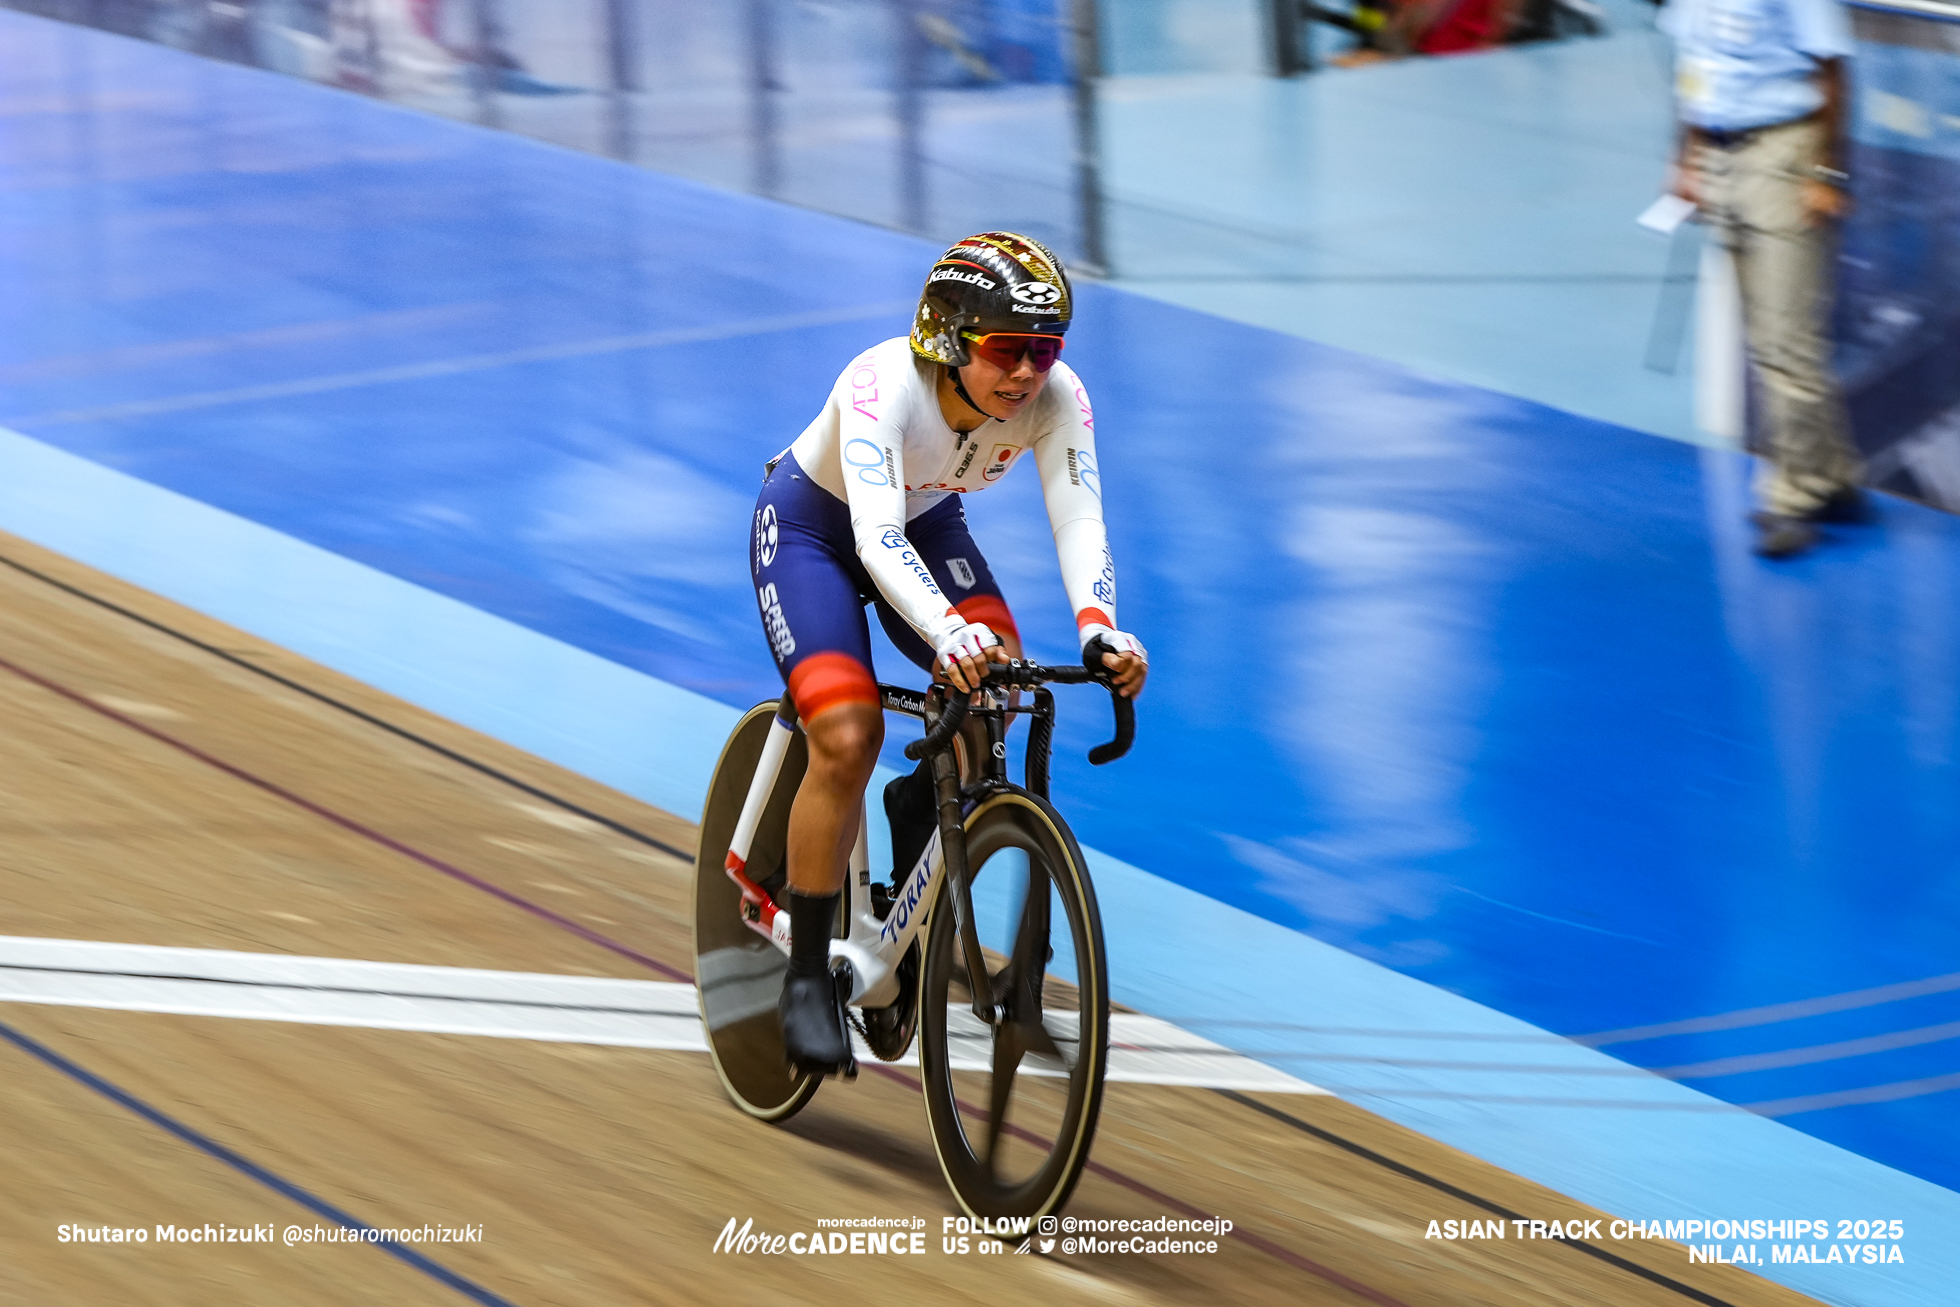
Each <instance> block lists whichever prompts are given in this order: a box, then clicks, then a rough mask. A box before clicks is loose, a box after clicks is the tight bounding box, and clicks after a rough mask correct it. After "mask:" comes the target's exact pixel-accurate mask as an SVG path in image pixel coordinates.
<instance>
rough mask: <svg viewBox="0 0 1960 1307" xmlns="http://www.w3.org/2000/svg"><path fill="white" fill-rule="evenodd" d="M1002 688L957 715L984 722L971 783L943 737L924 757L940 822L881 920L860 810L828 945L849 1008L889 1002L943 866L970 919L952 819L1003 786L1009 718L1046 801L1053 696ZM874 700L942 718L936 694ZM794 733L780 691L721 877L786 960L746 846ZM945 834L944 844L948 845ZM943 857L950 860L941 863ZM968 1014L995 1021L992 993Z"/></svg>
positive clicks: (956, 821) (781, 934) (979, 967)
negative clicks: (843, 979)
mask: <svg viewBox="0 0 1960 1307" xmlns="http://www.w3.org/2000/svg"><path fill="white" fill-rule="evenodd" d="M1002 688H1004V687H995V686H991V685H990V686H987V687H985V688H983V689H982V690H981V692H980V697H981V700H982V703H981V706H980V707H978V708H972V709H968V710H967V712H966V713H964V714H961V715H963V716H971V717H975V718H978V719H980V720H981V721H983V722H984V723H985V725H986V743H987V748H986V750H985V754H986V756H985V757H984V758H982V759H981V760H980V775H979V777H978V778H977V779H976V780H975V781H974V782H973V783H971V784H970V785H966V786H961V785H960V784H959V780H958V774H957V771H956V770H955V764H954V762H953V759H952V756H951V755H952V744H951V741H950V740H948V741H947V742H946V743H944V744H942V745H941V746H940V747H939V748H937V749H934V750H933V751H932V752H931V754H930V757H931V758H932V760H933V761H932V766H933V773H934V779H935V780H936V781H938V782H939V798H940V804H939V807H940V820H939V824H938V826H936V827H935V828H934V830H933V832H932V835H931V837H930V838H929V839H928V840H927V841H926V847H925V850H924V851H923V852H922V853H921V854H920V855H919V860H918V861H917V862H916V863H914V864H913V866H912V869H911V871H910V872H909V873H908V874H907V876H906V878H905V881H904V883H903V885H902V886H900V888H899V890H898V892H897V894H896V895H895V896H894V897H893V899H892V903H891V909H890V911H889V912H888V914H887V915H886V916H885V917H884V918H883V919H880V918H879V917H878V915H877V913H876V912H875V911H874V910H873V903H872V896H871V859H870V848H869V843H870V829H869V821H868V819H867V817H866V815H865V810H864V809H863V808H862V807H860V809H859V811H858V834H857V842H856V844H855V845H853V847H852V849H851V859H850V868H849V874H848V875H847V877H846V879H845V895H846V898H845V911H844V918H845V922H846V933H845V936H844V938H842V939H833V940H831V942H830V956H831V960H832V962H833V963H835V962H840V961H841V962H846V963H848V964H850V968H851V996H850V1003H851V1006H853V1007H883V1006H885V1005H886V1004H888V1003H891V1002H893V1001H894V1000H896V999H897V997H898V962H899V959H901V958H903V957H904V956H905V952H906V950H907V949H908V948H910V947H911V945H912V941H913V940H914V939H915V938H916V937H917V935H918V933H919V928H920V926H921V925H922V924H923V922H924V920H925V912H924V911H923V909H925V908H927V907H929V906H930V905H931V904H932V903H934V902H935V901H936V900H935V897H934V896H935V895H937V894H940V893H943V892H944V891H942V890H941V888H940V882H941V880H942V878H944V877H945V875H946V872H947V869H948V865H949V864H952V865H954V866H956V868H957V870H958V872H959V875H958V876H957V877H955V878H954V884H953V896H954V897H953V903H954V910H955V911H956V912H957V913H958V914H959V922H960V924H961V926H962V927H964V926H965V925H966V923H967V922H969V921H971V920H972V919H973V905H972V899H971V897H970V895H969V892H968V890H967V885H966V879H965V873H966V848H965V843H966V842H965V838H964V831H963V830H962V829H961V826H960V822H961V818H962V813H963V810H964V809H965V807H966V806H967V804H969V803H971V802H973V801H976V800H978V799H979V798H981V797H984V796H985V795H986V794H987V793H989V792H991V791H992V790H995V789H999V788H1006V787H1007V786H1008V785H1009V784H1010V782H1009V780H1008V778H1007V743H1006V740H1007V719H1008V717H1010V716H1013V715H1017V714H1018V715H1026V716H1030V717H1032V718H1033V719H1034V723H1033V727H1032V729H1031V731H1030V735H1029V742H1028V754H1027V780H1028V787H1027V788H1028V789H1029V790H1030V791H1032V792H1033V793H1035V794H1038V795H1040V796H1041V797H1042V798H1044V799H1045V798H1047V797H1048V753H1049V748H1050V742H1051V741H1052V740H1053V738H1054V711H1055V710H1054V696H1053V694H1051V693H1050V692H1049V690H1048V688H1047V687H1046V686H1034V687H1032V689H1033V696H1032V697H1033V704H1032V706H1024V705H1020V704H1017V703H1014V702H1012V701H1011V700H1009V698H1008V696H1006V695H1004V694H1003V693H1002V692H1001V690H1002ZM878 694H879V700H880V702H881V704H882V706H883V707H884V708H885V709H886V710H887V711H890V712H898V713H903V714H905V715H906V716H909V717H917V718H920V719H921V720H923V721H926V722H927V723H928V724H931V723H933V722H934V721H935V720H936V719H938V718H939V717H940V716H941V710H940V709H939V708H938V707H937V706H936V705H937V704H940V703H943V702H944V695H943V693H942V692H941V691H940V690H939V689H935V690H933V691H931V692H929V693H928V694H923V695H922V694H919V693H918V692H916V691H913V690H906V689H902V688H900V687H898V686H892V685H880V686H879V687H878ZM796 730H797V720H796V707H795V705H794V704H793V703H792V702H791V701H790V697H789V696H788V695H787V694H785V695H784V696H783V698H782V702H781V703H779V704H778V705H777V708H776V719H775V721H773V722H772V723H770V727H769V737H768V739H767V740H766V741H765V742H764V744H763V750H762V757H761V758H760V759H759V760H758V761H757V763H756V769H755V776H754V778H753V779H752V780H751V781H750V782H749V792H748V795H747V797H746V798H745V799H744V800H743V803H742V815H741V818H740V819H739V820H738V821H737V822H736V825H735V834H734V836H733V838H732V839H731V840H730V841H729V848H728V857H727V861H726V864H725V865H726V868H727V871H728V876H729V879H731V880H733V881H734V882H735V884H736V885H737V886H738V887H739V888H740V889H741V891H742V906H741V912H742V917H743V920H745V921H746V922H747V923H748V925H749V927H750V929H752V930H754V931H755V932H756V933H758V934H760V935H763V936H765V937H767V938H768V939H769V941H770V942H771V943H773V944H774V945H775V946H776V947H777V948H778V949H780V950H782V952H783V953H785V954H787V953H788V952H789V950H790V924H789V913H788V912H787V911H784V910H783V909H781V908H778V907H777V906H776V902H775V900H774V899H773V898H772V897H771V896H770V894H769V892H768V891H767V890H765V889H763V888H762V886H760V885H758V884H757V883H756V882H755V881H754V880H753V879H751V878H750V877H749V875H748V856H749V846H750V843H751V842H752V841H753V840H754V838H755V832H756V828H757V826H758V825H759V824H760V823H761V820H762V814H763V813H764V812H765V811H766V810H767V809H768V806H769V799H770V796H771V795H772V794H773V793H774V791H775V788H776V782H777V780H778V778H779V777H780V776H781V773H782V765H783V758H784V757H785V756H786V755H787V754H788V752H789V745H790V740H791V739H792V737H793V736H794V735H795V733H796ZM949 800H950V801H951V810H950V811H949V810H948V807H949V804H948V801H949ZM949 831H950V832H951V838H947V832H949ZM949 853H950V854H951V856H950V857H948V856H947V855H948V854H949ZM960 934H961V938H962V940H963V942H964V944H965V946H966V947H967V948H968V949H969V950H970V952H971V953H972V954H973V955H974V956H970V957H969V958H968V959H967V961H968V964H969V968H970V972H969V973H970V974H973V975H985V974H986V969H985V967H984V964H983V963H982V960H981V958H980V957H979V956H978V955H979V940H978V938H977V935H976V933H975V932H974V931H971V930H967V929H962V930H961V932H960ZM974 1014H975V1015H976V1016H978V1017H980V1019H981V1020H983V1021H986V1022H988V1024H992V1023H993V1022H994V1021H995V1020H996V1014H995V1012H994V1005H993V1004H992V1002H991V1001H990V996H988V995H985V994H976V995H975V996H974Z"/></svg>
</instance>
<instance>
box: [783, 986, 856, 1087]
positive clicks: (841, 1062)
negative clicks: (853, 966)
mask: <svg viewBox="0 0 1960 1307" xmlns="http://www.w3.org/2000/svg"><path fill="white" fill-rule="evenodd" d="M849 983H850V981H849V979H848V976H847V975H831V974H829V973H826V974H824V975H821V976H795V975H788V976H784V977H783V996H782V998H781V999H780V1000H778V1001H777V1003H776V1015H777V1016H778V1017H779V1018H781V1020H782V1023H783V1051H784V1052H785V1053H786V1054H787V1055H788V1057H789V1064H790V1066H791V1067H792V1068H793V1069H795V1070H797V1071H807V1072H809V1073H810V1074H812V1075H823V1076H828V1075H837V1074H839V1073H841V1074H843V1075H846V1076H854V1075H856V1074H857V1059H856V1058H855V1057H853V1056H852V1055H851V1028H850V1025H849V1023H848V1021H847V1019H846V1017H845V1015H844V1004H845V1000H846V999H847V998H848V997H849V990H848V989H847V988H845V987H846V986H847V985H849Z"/></svg>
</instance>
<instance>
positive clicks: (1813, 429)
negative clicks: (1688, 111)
mask: <svg viewBox="0 0 1960 1307" xmlns="http://www.w3.org/2000/svg"><path fill="white" fill-rule="evenodd" d="M1824 132H1825V126H1824V122H1823V120H1822V119H1821V118H1806V119H1802V120H1800V121H1798V122H1793V123H1784V124H1781V125H1779V126H1776V127H1768V128H1764V129H1763V130H1762V131H1760V132H1758V133H1757V134H1756V135H1754V136H1752V137H1750V138H1749V139H1748V140H1747V141H1745V142H1743V143H1742V144H1740V145H1737V146H1736V147H1734V148H1733V149H1726V150H1725V149H1720V148H1718V147H1716V146H1713V145H1706V144H1704V145H1703V146H1702V147H1701V149H1700V150H1699V152H1698V153H1697V156H1696V168H1697V170H1698V171H1699V173H1700V180H1701V197H1702V213H1703V216H1704V217H1705V219H1706V220H1707V221H1708V222H1709V224H1710V225H1711V226H1712V227H1713V228H1714V231H1715V233H1716V238H1717V239H1718V240H1720V241H1721V242H1722V244H1723V245H1725V246H1726V247H1727V248H1728V250H1729V252H1730V253H1731V254H1732V255H1733V256H1734V259H1735V269H1736V276H1737V279H1738V280H1739V281H1740V283H1741V287H1742V323H1743V334H1744V336H1745V338H1746V339H1747V341H1748V344H1749V361H1750V364H1751V365H1752V368H1753V370H1754V372H1755V376H1756V380H1757V382H1758V383H1759V386H1760V390H1759V394H1760V395H1761V398H1762V401H1763V405H1762V414H1763V425H1764V427H1765V429H1766V430H1765V434H1766V435H1767V437H1768V444H1769V458H1768V461H1767V462H1765V463H1764V464H1763V466H1762V467H1761V469H1760V470H1759V471H1758V473H1757V476H1756V494H1757V498H1758V499H1759V500H1760V501H1761V503H1762V506H1763V507H1764V508H1766V509H1768V510H1769V511H1770V512H1772V513H1781V514H1784V515H1785V516H1790V517H1800V516H1802V515H1804V514H1806V513H1809V512H1811V511H1813V510H1815V509H1816V508H1818V507H1819V506H1821V505H1822V504H1823V503H1824V501H1825V500H1826V499H1829V498H1830V497H1831V496H1832V495H1833V494H1835V493H1837V492H1838V491H1840V490H1842V489H1844V488H1845V487H1847V486H1850V485H1854V484H1856V482H1857V480H1858V477H1859V475H1860V472H1861V469H1860V467H1859V462H1858V454H1857V450H1856V449H1855V448H1854V447H1853V446H1852V444H1851V438H1850V434H1849V428H1848V425H1847V423H1846V421H1845V413H1844V400H1843V397H1842V396H1841V394H1840V393H1839V391H1838V386H1837V380H1836V378H1835V377H1833V376H1832V374H1831V352H1830V341H1829V339H1828V336H1827V334H1826V333H1827V328H1828V324H1829V322H1830V314H1831V273H1832V265H1833V263H1834V262H1835V259H1836V254H1837V230H1836V225H1835V224H1834V223H1832V222H1830V221H1829V220H1816V221H1812V220H1809V219H1808V218H1807V216H1806V215H1805V213H1804V207H1803V183H1804V181H1805V180H1806V179H1807V178H1808V177H1809V176H1810V168H1811V165H1812V164H1814V163H1816V162H1818V161H1819V160H1821V159H1823V158H1824V157H1825V149H1824V146H1825V144H1826V142H1825V139H1824Z"/></svg>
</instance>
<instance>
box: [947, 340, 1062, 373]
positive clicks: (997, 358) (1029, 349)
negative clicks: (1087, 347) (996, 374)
mask: <svg viewBox="0 0 1960 1307" xmlns="http://www.w3.org/2000/svg"><path fill="white" fill-rule="evenodd" d="M960 338H961V339H963V340H965V341H966V342H967V344H968V346H969V347H970V349H971V352H972V353H973V354H975V355H977V356H978V357H980V358H983V359H985V360H987V362H989V363H991V364H993V365H994V366H995V367H997V368H999V369H1000V370H1001V371H1002V372H1012V371H1013V370H1014V367H1015V365H1016V364H1017V363H1019V362H1020V361H1021V356H1022V355H1024V354H1025V355H1026V356H1027V359H1028V362H1030V363H1032V364H1034V370H1035V371H1036V372H1046V371H1048V369H1050V368H1052V367H1054V366H1055V360H1056V359H1058V358H1060V357H1061V356H1062V338H1061V337H1060V336H1024V335H1019V334H1013V333H1009V332H1004V331H996V332H989V333H988V334H987V335H985V336H975V335H973V334H972V333H971V332H965V331H962V332H961V333H960Z"/></svg>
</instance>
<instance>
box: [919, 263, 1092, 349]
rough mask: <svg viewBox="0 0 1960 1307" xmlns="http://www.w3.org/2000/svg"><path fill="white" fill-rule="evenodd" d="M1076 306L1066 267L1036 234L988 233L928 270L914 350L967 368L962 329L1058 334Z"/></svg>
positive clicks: (1066, 324)
mask: <svg viewBox="0 0 1960 1307" xmlns="http://www.w3.org/2000/svg"><path fill="white" fill-rule="evenodd" d="M1074 308H1075V296H1074V293H1073V292H1072V291H1071V290H1070V289H1069V283H1068V273H1067V272H1066V271H1064V270H1063V268H1062V261H1061V260H1060V259H1058V258H1056V257H1055V255H1054V252H1053V251H1052V250H1050V249H1049V248H1048V247H1047V246H1046V245H1043V244H1042V243H1041V242H1040V241H1038V240H1036V239H1034V238H1033V237H1032V236H1022V235H1020V234H1018V233H1016V232H1011V231H983V232H981V233H980V234H979V235H977V236H969V237H967V238H966V239H965V240H963V241H960V242H958V243H957V244H955V245H954V246H953V247H952V248H951V249H948V250H947V251H946V252H945V253H944V254H942V255H940V256H939V261H938V262H937V263H935V264H933V265H932V271H931V272H928V273H927V274H926V286H925V290H924V292H923V293H921V294H920V296H919V311H918V314H917V316H916V317H915V318H914V319H913V321H912V352H913V353H914V354H917V355H918V356H919V357H920V358H924V359H931V360H932V361H933V362H934V363H944V364H946V365H947V366H949V367H955V368H960V367H965V366H966V365H967V364H968V363H969V362H971V361H972V358H971V355H970V354H969V353H968V352H967V347H966V342H965V341H964V340H962V339H961V338H960V333H961V332H963V331H967V332H972V333H973V334H974V335H978V336H984V335H987V334H989V333H990V332H1012V333H1015V334H1022V335H1042V336H1059V335H1061V334H1062V333H1063V332H1065V331H1067V330H1068V323H1069V316H1070V315H1071V314H1072V313H1073V312H1074Z"/></svg>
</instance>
